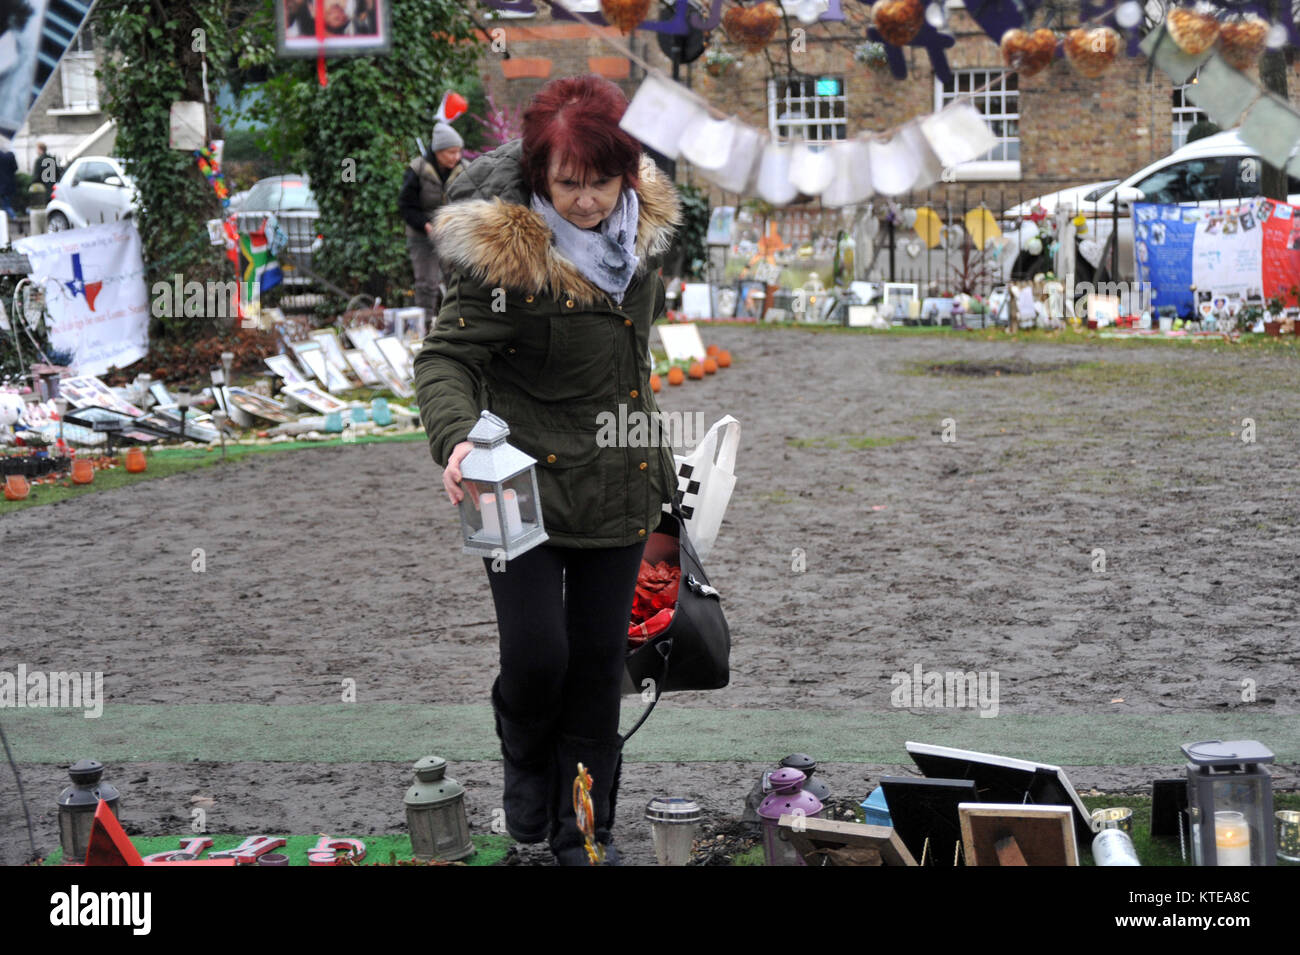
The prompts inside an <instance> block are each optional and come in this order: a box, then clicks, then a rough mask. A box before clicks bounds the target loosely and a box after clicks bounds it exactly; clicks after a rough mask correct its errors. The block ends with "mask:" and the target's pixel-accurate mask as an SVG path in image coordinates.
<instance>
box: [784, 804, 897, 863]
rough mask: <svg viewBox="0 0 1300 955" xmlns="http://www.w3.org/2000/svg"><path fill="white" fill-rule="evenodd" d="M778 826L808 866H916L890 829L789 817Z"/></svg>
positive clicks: (788, 815)
mask: <svg viewBox="0 0 1300 955" xmlns="http://www.w3.org/2000/svg"><path fill="white" fill-rule="evenodd" d="M777 825H778V826H779V827H780V829H781V832H782V833H783V834H784V835H785V836H786V837H787V838H789V840H790V844H791V845H793V846H794V847H795V849H797V850H798V852H799V854H800V855H801V856H803V859H804V862H806V863H807V864H808V865H848V866H872V865H896V866H915V865H916V859H914V858H913V857H912V853H910V852H909V851H908V849H907V846H905V845H903V840H902V839H900V838H898V833H896V832H894V830H893V829H891V828H889V827H888V826H867V825H863V824H862V823H859V822H835V821H833V820H828V819H809V818H807V817H806V816H795V815H792V814H789V813H787V814H786V815H783V816H782V817H781V818H780V819H778V820H777Z"/></svg>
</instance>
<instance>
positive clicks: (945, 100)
mask: <svg viewBox="0 0 1300 955" xmlns="http://www.w3.org/2000/svg"><path fill="white" fill-rule="evenodd" d="M952 73H953V81H954V86H955V87H956V89H955V91H953V92H951V93H949V92H947V91H945V90H944V88H943V81H942V80H940V79H939V78H938V77H937V76H936V77H935V79H934V109H935V112H938V111H939V110H941V109H943V108H944V107H945V106H947V105H948V104H949V103H951V102H952V101H953V100H954V99H956V98H957V97H959V96H964V95H965V93H964V92H963V91H962V87H963V85H964V86H965V87H966V90H976V89H979V88H980V87H981V86H983V85H984V84H985V83H988V82H989V81H990V80H992V79H993V78H994V75H995V74H1002V75H1003V77H1004V80H1003V82H1004V83H1005V82H1006V77H1008V76H1009V75H1010V74H1009V73H1008V72H1007V71H1005V70H1003V69H1001V68H985V69H969V70H953V71H952ZM962 77H969V80H968V82H967V83H965V84H963V83H962ZM1005 92H1006V94H1007V95H1009V96H1012V97H1014V98H1015V111H1014V112H1011V111H1005V112H1004V111H1002V110H1003V102H1002V100H1003V96H1004V92H1003V89H1002V88H1001V87H999V86H994V87H991V88H990V89H988V90H985V91H984V92H982V93H977V94H975V96H974V97H973V98H974V99H983V100H984V101H985V103H986V104H988V106H989V107H990V111H989V112H986V113H985V114H984V116H985V118H987V119H995V120H1003V121H1007V120H1014V121H1015V123H1016V131H1017V134H1016V135H1015V136H1002V137H1000V138H999V143H1000V144H1001V143H1011V142H1014V143H1016V146H1017V153H1018V152H1019V149H1020V147H1021V146H1022V145H1023V144H1022V143H1021V141H1020V135H1019V129H1020V88H1019V83H1017V85H1016V89H1014V90H1006V91H1005ZM995 100H996V101H997V106H998V110H999V111H998V112H993V111H992V110H991V107H992V106H993V103H994V101H995ZM952 176H953V177H955V179H956V180H957V181H958V182H967V181H975V180H997V181H1012V180H1017V179H1020V178H1021V174H1020V160H1019V159H1018V158H1017V159H975V160H972V161H971V162H964V163H961V164H959V165H957V166H955V167H954V168H953V169H952Z"/></svg>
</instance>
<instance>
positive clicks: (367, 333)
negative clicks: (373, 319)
mask: <svg viewBox="0 0 1300 955" xmlns="http://www.w3.org/2000/svg"><path fill="white" fill-rule="evenodd" d="M347 332H348V338H349V339H350V340H351V341H352V344H353V345H354V346H356V347H357V348H358V349H360V351H361V354H363V355H365V356H366V361H368V362H370V366H371V367H372V368H374V369H375V373H376V374H378V373H379V366H380V365H385V364H387V363H388V360H387V359H386V358H384V353H383V352H381V351H380V350H379V348H378V346H376V345H375V342H376V341H378V340H379V337H380V336H379V330H378V329H376V328H375V327H374V326H372V325H354V326H353V327H351V328H349V329H348V330H347Z"/></svg>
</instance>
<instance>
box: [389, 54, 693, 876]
mask: <svg viewBox="0 0 1300 955" xmlns="http://www.w3.org/2000/svg"><path fill="white" fill-rule="evenodd" d="M626 109H627V98H626V97H625V96H624V95H623V92H622V91H621V90H620V89H619V88H618V87H617V86H615V85H614V84H613V83H611V82H609V81H608V80H604V79H600V78H599V77H596V76H580V77H571V78H565V79H559V80H555V81H553V82H551V83H548V84H547V85H546V86H545V87H544V88H543V89H542V90H541V91H540V92H539V93H538V94H537V95H536V97H534V99H533V100H532V102H531V103H530V104H529V106H528V108H527V109H526V110H525V112H524V134H523V137H522V139H518V140H514V141H513V142H510V143H507V144H505V145H504V146H501V147H499V148H498V149H495V150H493V151H492V152H490V153H488V154H487V155H485V156H482V157H480V158H479V159H477V160H475V161H474V162H473V163H471V164H470V166H469V167H468V168H467V169H466V170H465V171H464V173H462V175H461V176H460V177H459V179H458V180H457V182H456V184H455V185H454V186H453V187H452V189H451V192H450V196H449V198H450V200H451V201H450V202H449V204H448V205H447V206H445V207H444V208H443V209H441V210H440V211H439V212H438V214H437V215H436V217H435V219H434V240H435V242H436V244H437V247H438V249H439V253H440V255H441V256H442V258H443V261H444V265H445V266H446V268H447V272H448V275H449V279H448V282H447V298H446V300H445V302H444V303H443V306H442V308H441V310H440V312H439V314H438V318H437V321H436V323H435V324H434V327H433V330H432V331H431V332H430V334H429V336H428V338H427V339H426V340H425V343H424V347H423V349H422V350H421V351H420V353H419V355H418V356H417V358H416V361H415V367H416V388H417V392H418V400H419V404H420V415H421V419H422V420H423V422H424V428H425V432H426V433H427V434H428V437H429V446H430V449H431V451H432V453H433V457H434V459H435V460H436V461H437V462H438V464H439V465H441V466H442V468H443V475H442V482H443V487H444V489H445V490H446V493H447V497H448V499H449V500H450V501H451V502H452V503H453V504H457V503H459V501H460V500H461V497H462V495H463V493H464V492H463V490H462V489H461V486H460V479H461V474H460V462H461V461H462V460H463V459H464V457H465V455H466V454H468V453H469V451H470V448H471V445H470V443H469V441H467V440H466V437H467V435H468V434H469V431H470V429H471V428H472V427H473V426H474V424H475V422H476V421H477V420H478V419H479V414H480V411H481V410H482V409H485V408H486V409H488V410H491V411H492V412H493V413H494V414H496V415H498V416H500V417H501V418H503V419H504V420H505V421H506V423H507V424H508V425H509V427H510V442H511V443H512V444H514V445H516V446H517V447H519V448H521V449H522V450H524V451H525V452H527V453H528V454H530V455H531V456H532V457H534V458H535V459H536V460H537V482H538V487H539V493H540V496H541V508H542V517H543V522H544V525H545V528H546V532H547V534H548V537H549V539H548V540H547V542H546V543H545V544H543V545H541V546H538V547H535V548H533V549H532V550H530V551H528V552H527V553H525V554H523V555H521V556H519V557H516V558H515V559H514V560H511V561H508V562H505V561H493V560H490V559H485V560H484V566H485V568H486V570H487V574H488V582H489V584H490V587H491V590H492V597H493V602H494V604H495V606H496V612H497V624H498V629H499V631H500V663H501V671H500V674H499V676H498V677H497V679H496V682H495V683H494V684H493V687H492V704H493V710H494V713H495V716H496V729H497V735H498V736H499V737H500V740H501V752H502V756H503V758H504V773H505V787H504V790H505V797H504V808H505V816H506V828H507V831H509V832H510V834H511V835H512V836H514V837H515V838H516V839H517V840H519V841H520V842H525V843H537V842H543V841H548V842H549V843H550V848H551V851H552V853H553V854H554V856H555V859H556V861H557V862H558V863H559V864H562V865H569V864H573V865H585V864H587V853H586V850H585V848H584V845H585V843H584V837H583V834H582V832H581V831H580V830H579V827H578V822H577V820H576V818H575V816H574V812H573V806H572V800H571V796H570V792H571V787H572V784H573V780H574V777H575V775H576V774H577V764H578V763H582V764H583V765H584V766H585V767H586V768H587V769H588V770H589V772H590V774H591V776H592V780H593V784H592V792H591V795H592V805H593V812H594V828H595V837H596V841H597V842H599V843H602V844H604V845H605V846H606V850H605V856H606V860H607V861H616V860H617V854H616V853H615V852H614V850H613V848H612V847H610V846H609V845H608V844H609V842H610V840H611V830H612V827H613V821H614V805H615V800H616V795H617V791H618V778H619V772H620V769H621V764H622V739H621V737H620V736H619V733H618V717H619V703H620V698H621V692H622V680H623V660H624V656H625V653H626V647H627V631H628V621H629V618H630V616H631V610H632V602H633V597H634V594H635V587H636V579H637V572H638V570H639V568H640V564H641V554H642V551H643V550H644V548H645V542H646V539H647V537H648V536H649V535H650V534H652V533H653V532H654V531H655V528H656V526H657V525H658V522H659V517H660V513H661V510H662V507H663V505H664V504H665V503H667V502H668V501H669V500H670V498H671V496H672V495H673V493H674V491H675V490H676V480H675V471H674V466H673V458H672V452H671V450H670V448H669V447H667V446H666V445H647V443H646V441H645V440H644V439H645V433H644V431H643V432H641V433H640V435H638V434H637V432H635V431H633V432H632V434H631V435H628V436H620V438H619V440H617V441H614V442H610V441H607V440H603V435H604V434H605V432H602V431H601V427H602V423H603V422H607V421H609V420H610V417H609V416H611V415H612V416H613V419H612V420H616V421H627V420H637V417H638V415H636V414H634V413H636V412H640V413H641V414H643V415H647V416H649V415H652V414H657V412H658V410H659V409H658V406H657V404H656V402H655V400H654V396H653V393H652V392H651V389H650V387H649V377H650V370H651V369H650V362H649V335H650V326H651V324H653V322H654V320H655V319H656V318H657V317H659V316H660V315H662V314H663V311H664V287H663V282H662V281H661V280H660V278H659V276H658V274H657V272H656V268H657V265H658V262H657V261H656V260H657V259H658V258H659V257H660V256H661V255H662V254H663V253H664V252H666V251H667V249H668V246H669V243H670V240H671V238H672V234H673V231H674V228H675V226H676V225H677V224H678V223H679V222H680V221H681V213H680V208H679V205H678V201H677V193H676V190H675V188H674V187H673V185H672V183H671V182H670V181H669V180H668V179H667V177H666V176H664V175H663V174H662V173H661V172H659V170H658V169H657V168H656V167H655V165H654V163H653V162H651V161H650V159H649V158H647V157H646V156H644V155H643V154H642V152H641V147H640V145H639V144H638V143H637V141H636V140H635V139H633V138H632V137H631V136H629V135H628V134H627V133H626V132H624V131H623V130H622V129H621V128H620V127H619V125H618V123H619V120H620V119H621V118H622V116H623V112H624V111H625V110H626ZM620 411H621V412H622V414H621V415H620ZM643 420H646V421H653V420H655V419H654V418H652V417H646V418H644V419H643ZM657 430H658V429H655V431H657ZM637 437H640V439H641V440H640V441H639V442H638V441H635V440H633V439H635V438H637Z"/></svg>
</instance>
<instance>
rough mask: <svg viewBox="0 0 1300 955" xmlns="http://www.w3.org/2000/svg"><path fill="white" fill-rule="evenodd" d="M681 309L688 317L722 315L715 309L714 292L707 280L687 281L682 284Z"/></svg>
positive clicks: (704, 317) (700, 317) (697, 317)
mask: <svg viewBox="0 0 1300 955" xmlns="http://www.w3.org/2000/svg"><path fill="white" fill-rule="evenodd" d="M681 311H682V315H683V316H685V317H686V318H693V319H709V318H719V317H720V316H719V315H717V314H716V313H714V311H713V301H712V294H711V291H710V286H709V284H708V283H707V282H687V283H686V284H684V285H683V286H682V309H681Z"/></svg>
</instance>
